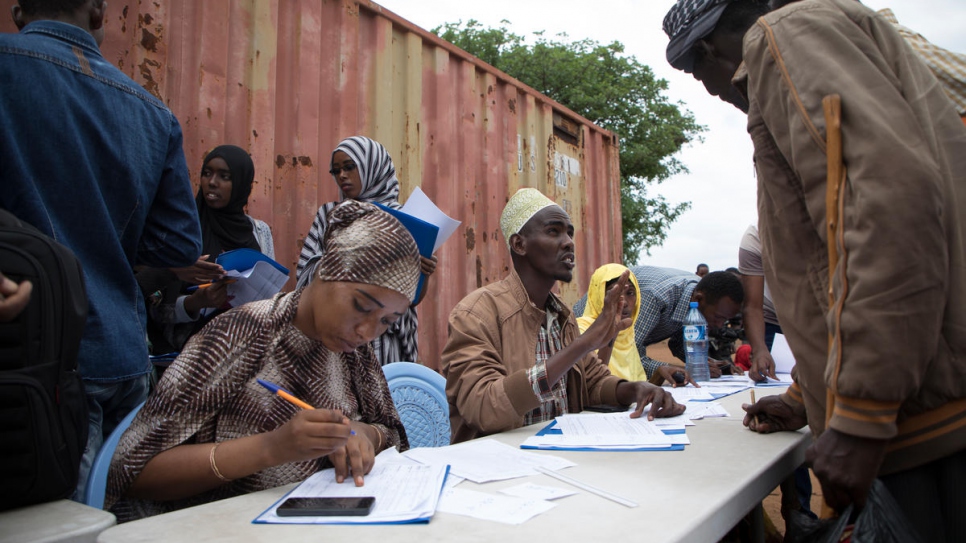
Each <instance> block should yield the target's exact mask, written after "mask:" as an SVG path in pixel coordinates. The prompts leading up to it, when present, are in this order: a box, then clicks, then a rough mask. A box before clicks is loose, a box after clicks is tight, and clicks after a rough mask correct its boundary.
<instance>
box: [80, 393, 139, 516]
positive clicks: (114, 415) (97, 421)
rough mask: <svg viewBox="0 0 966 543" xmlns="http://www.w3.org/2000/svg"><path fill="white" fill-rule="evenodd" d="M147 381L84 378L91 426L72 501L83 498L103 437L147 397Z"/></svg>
mask: <svg viewBox="0 0 966 543" xmlns="http://www.w3.org/2000/svg"><path fill="white" fill-rule="evenodd" d="M150 384H151V375H150V374H144V375H141V376H138V377H133V378H131V379H126V380H124V381H112V382H109V383H101V382H98V381H89V380H86V379H85V380H84V390H85V392H86V393H87V410H88V415H89V419H90V426H89V428H88V433H87V447H86V448H85V449H84V456H83V457H82V458H81V465H80V474H79V475H78V477H77V490H75V491H74V496H73V500H74V501H78V502H83V501H84V490H85V489H86V488H87V477H88V475H90V472H91V465H93V464H94V458H95V457H96V456H97V451H99V450H100V449H101V445H102V444H103V443H104V440H105V439H107V437H108V436H110V435H111V432H113V431H114V428H117V425H118V423H120V422H121V419H123V418H124V417H125V416H127V414H128V413H130V412H131V410H132V409H134V408H135V407H137V406H138V405H140V404H141V402H143V401H144V400H146V399H147V397H148V389H149V387H150Z"/></svg>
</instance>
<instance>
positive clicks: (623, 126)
mask: <svg viewBox="0 0 966 543" xmlns="http://www.w3.org/2000/svg"><path fill="white" fill-rule="evenodd" d="M509 24H510V23H509V21H506V20H504V21H502V22H501V25H502V26H500V28H485V27H484V26H483V25H482V24H480V23H479V22H477V21H475V20H470V21H469V22H467V23H466V24H463V23H462V22H459V23H447V24H445V25H443V26H440V27H437V28H435V29H433V31H432V32H433V33H434V34H436V35H438V36H440V37H441V38H443V39H444V40H447V41H449V42H450V43H453V44H455V45H456V46H458V47H460V48H461V49H463V50H465V51H467V52H468V53H470V54H472V55H474V56H476V57H478V58H480V59H481V60H483V61H484V62H487V63H488V64H491V65H493V66H495V67H496V68H498V69H500V70H502V71H504V72H506V73H507V74H509V75H511V76H513V77H515V78H517V79H519V80H520V81H522V82H524V83H526V84H527V85H529V86H531V87H533V88H534V89H536V90H537V91H539V92H541V93H543V94H545V95H547V96H549V97H551V98H553V99H554V100H556V101H558V102H560V103H561V104H563V105H565V106H567V107H568V108H570V109H571V110H573V111H575V112H577V113H579V114H580V115H583V116H584V117H586V118H587V119H589V120H591V121H592V122H594V123H595V124H597V125H599V126H601V127H603V128H606V129H608V130H611V131H613V132H616V133H617V135H618V136H619V137H620V168H621V215H622V223H623V224H622V226H623V231H624V262H625V263H627V264H629V265H630V264H634V263H636V262H637V260H638V256H639V255H640V253H641V251H647V252H649V251H650V249H651V248H652V247H658V246H660V245H661V244H662V243H664V240H665V239H666V238H667V233H668V229H669V228H670V226H671V224H672V223H673V222H674V221H675V220H676V219H677V218H678V217H679V216H680V215H681V213H683V212H684V211H685V210H687V209H688V208H690V207H691V204H690V203H689V202H685V203H682V204H678V205H672V204H670V203H668V202H667V201H666V200H665V199H664V198H663V197H662V196H660V195H652V194H650V193H649V191H648V189H649V188H651V185H655V184H659V183H661V182H662V181H664V180H666V179H667V178H668V177H670V176H672V175H674V174H676V173H679V172H684V171H687V169H686V168H685V166H684V165H683V164H682V163H681V162H680V161H679V160H678V159H677V158H675V156H674V155H675V154H676V153H677V152H678V151H679V150H680V149H681V147H682V146H683V145H684V144H686V143H688V142H689V141H691V140H693V139H694V138H696V137H698V134H699V133H700V132H701V131H702V130H703V127H701V126H699V125H698V124H697V123H696V122H695V120H694V117H693V116H692V115H691V113H690V112H689V111H686V110H684V109H683V108H682V107H681V104H674V103H670V102H669V101H668V99H667V97H666V96H664V91H666V90H667V81H665V80H663V79H658V78H656V77H654V73H653V72H651V69H650V68H649V67H648V66H645V65H643V64H641V63H640V62H638V61H637V59H636V58H635V57H633V56H627V55H625V54H624V46H623V45H622V44H621V43H620V42H616V41H615V42H613V43H611V44H607V45H604V44H600V43H598V42H596V41H593V40H590V39H584V40H579V41H570V40H569V38H568V36H567V35H566V34H560V35H558V36H557V38H556V39H547V38H545V37H544V36H543V33H542V32H536V33H534V36H535V37H536V40H535V42H534V43H533V44H532V45H530V44H527V43H526V41H525V40H524V38H523V37H522V36H519V35H517V34H514V33H513V32H511V31H510V30H509V29H508V28H507V25H509Z"/></svg>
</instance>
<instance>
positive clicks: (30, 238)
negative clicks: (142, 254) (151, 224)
mask: <svg viewBox="0 0 966 543" xmlns="http://www.w3.org/2000/svg"><path fill="white" fill-rule="evenodd" d="M0 272H3V274H4V275H6V276H7V277H8V278H10V279H12V280H13V281H16V282H17V283H19V282H21V281H23V280H24V279H28V280H30V282H31V283H33V291H32V292H31V296H30V303H28V304H27V307H26V308H24V310H23V311H22V312H21V313H20V314H19V315H18V316H17V317H16V318H14V319H13V320H12V321H10V322H5V323H0V510H3V509H9V508H12V507H19V506H24V505H30V504H34V503H40V502H45V501H50V500H56V499H60V498H68V497H70V496H71V494H73V492H74V489H75V487H76V486H77V476H78V470H79V469H80V461H81V456H82V455H83V454H84V448H85V447H86V446H87V428H88V419H87V400H86V398H85V395H84V385H83V382H82V381H81V378H80V374H79V373H78V371H77V351H78V348H79V347H80V340H81V334H82V333H83V330H84V323H85V322H86V321H87V292H86V290H85V288H84V276H83V272H82V271H81V266H80V263H79V262H78V261H77V258H76V257H75V256H74V254H73V253H72V252H71V251H70V250H69V249H67V248H66V247H64V246H63V245H61V244H59V243H57V242H56V241H54V240H52V239H51V238H49V237H47V236H45V235H44V234H42V233H41V232H40V231H39V230H37V229H36V228H34V227H32V226H30V225H28V224H24V223H22V222H21V221H20V220H18V219H17V218H16V217H15V216H13V215H12V214H10V213H8V212H7V211H4V210H2V209H0Z"/></svg>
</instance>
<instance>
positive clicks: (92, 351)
mask: <svg viewBox="0 0 966 543" xmlns="http://www.w3.org/2000/svg"><path fill="white" fill-rule="evenodd" d="M65 6H69V7H65ZM105 7H106V4H105V3H104V2H103V0H69V1H64V0H62V1H59V2H54V1H52V0H21V1H20V2H19V4H18V5H15V6H13V8H12V10H11V11H12V14H13V18H14V22H15V23H16V25H17V27H18V28H19V29H20V33H19V34H2V35H0V185H2V186H3V190H2V191H0V208H3V209H6V210H7V211H10V212H11V213H13V214H14V215H16V216H17V217H18V218H20V219H21V220H22V221H24V222H27V223H29V224H32V225H33V226H35V227H36V228H38V229H39V230H40V231H41V232H43V233H44V234H47V235H48V236H50V237H52V238H53V239H55V240H57V241H58V242H60V243H63V244H64V245H66V246H67V247H69V248H70V249H71V250H72V251H73V252H74V254H75V255H77V258H78V260H80V262H81V265H82V266H83V268H84V279H85V282H86V285H87V292H88V296H89V312H88V316H87V325H86V327H85V328H84V336H83V338H82V340H81V346H80V350H79V353H78V364H79V367H80V372H81V375H82V376H83V378H84V384H85V389H86V393H87V397H88V407H89V410H90V436H89V440H88V446H87V450H86V451H85V453H84V459H83V461H82V465H81V473H80V478H79V481H80V482H79V485H78V493H77V494H76V496H81V495H83V488H84V486H85V483H86V479H87V473H88V471H89V469H90V464H91V462H92V461H93V458H94V455H95V454H96V452H97V449H98V448H100V445H101V443H102V441H103V439H104V436H107V435H109V434H110V432H111V431H112V430H113V429H114V426H115V425H116V424H117V422H118V421H120V420H121V418H123V417H124V415H126V414H127V413H128V411H130V410H131V408H133V407H134V406H136V405H138V404H139V403H141V402H142V401H144V399H145V398H146V396H147V391H148V375H149V373H150V372H151V370H152V367H151V363H150V362H149V361H148V352H147V345H146V343H145V323H146V315H145V309H144V301H143V300H142V298H141V293H140V290H139V289H138V285H137V283H136V281H135V278H134V273H133V271H132V269H133V267H134V266H135V265H142V264H143V265H148V266H155V267H180V266H188V265H190V264H192V263H194V262H195V261H196V260H197V259H198V256H199V255H200V254H201V232H200V229H199V226H198V212H197V210H196V207H195V203H194V197H193V195H192V191H191V184H190V181H189V177H188V169H187V165H186V164H185V157H184V151H183V149H182V135H181V128H180V126H179V124H178V120H177V119H176V118H175V117H174V115H173V114H172V113H171V111H169V110H168V108H167V107H165V105H164V104H163V103H161V101H160V100H158V99H156V98H155V97H153V96H151V95H150V94H149V93H147V92H146V91H145V90H144V89H142V88H141V87H140V86H138V84H137V83H135V82H134V81H133V80H132V79H131V78H129V77H128V76H126V75H124V74H123V73H121V71H120V70H118V69H117V68H116V67H114V66H113V65H111V64H110V63H109V62H108V61H107V60H105V59H104V57H103V56H102V55H101V53H100V51H99V49H98V46H99V44H100V42H101V41H102V40H103V38H104V26H103V25H104V17H105V14H104V10H105Z"/></svg>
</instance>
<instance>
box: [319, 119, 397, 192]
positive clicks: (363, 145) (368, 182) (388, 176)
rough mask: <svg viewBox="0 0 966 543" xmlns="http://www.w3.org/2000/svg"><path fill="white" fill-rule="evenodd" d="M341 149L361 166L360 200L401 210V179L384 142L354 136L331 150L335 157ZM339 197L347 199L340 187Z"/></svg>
mask: <svg viewBox="0 0 966 543" xmlns="http://www.w3.org/2000/svg"><path fill="white" fill-rule="evenodd" d="M339 151H342V152H343V153H345V154H347V155H349V158H351V159H352V161H353V162H355V163H356V166H358V167H359V178H360V179H361V180H362V190H361V191H359V198H358V200H359V201H361V202H375V203H377V204H382V205H384V206H386V207H391V208H393V209H399V207H400V206H399V179H397V178H396V167H395V166H393V164H392V157H391V156H390V155H389V151H387V150H386V148H385V147H383V146H382V144H381V143H379V142H378V141H375V140H372V139H369V138H367V137H365V136H352V137H351V138H346V139H344V140H342V141H341V142H339V146H338V147H336V148H335V150H334V151H332V156H333V157H335V154H336V153H337V152H339ZM339 200H345V194H342V189H341V188H340V189H339Z"/></svg>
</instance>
